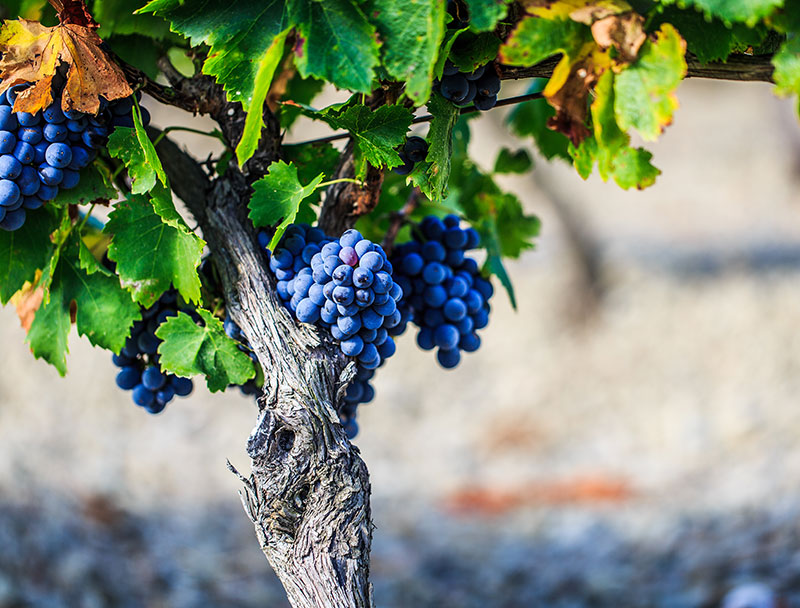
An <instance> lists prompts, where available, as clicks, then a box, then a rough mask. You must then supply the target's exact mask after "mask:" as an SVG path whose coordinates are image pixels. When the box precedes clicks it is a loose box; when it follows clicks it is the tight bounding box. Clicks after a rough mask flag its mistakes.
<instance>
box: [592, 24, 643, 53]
mask: <svg viewBox="0 0 800 608" xmlns="http://www.w3.org/2000/svg"><path fill="white" fill-rule="evenodd" d="M592 36H593V37H594V39H595V41H596V42H597V44H598V45H599V46H600V47H601V48H604V49H607V48H609V47H611V46H613V47H614V48H615V49H617V51H618V52H619V54H620V58H621V59H622V60H623V61H624V62H625V63H632V62H633V61H634V60H635V59H636V57H637V56H638V55H639V49H640V48H641V47H642V45H643V44H644V41H645V40H646V39H647V34H645V33H644V18H643V17H642V16H641V15H637V14H636V13H625V14H623V15H612V16H609V17H605V18H603V19H600V20H598V21H595V22H594V23H592Z"/></svg>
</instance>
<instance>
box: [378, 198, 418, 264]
mask: <svg viewBox="0 0 800 608" xmlns="http://www.w3.org/2000/svg"><path fill="white" fill-rule="evenodd" d="M421 198H422V192H421V191H420V189H419V188H418V187H414V188H413V189H412V190H411V192H410V193H409V195H408V199H407V200H406V204H405V205H403V208H402V209H400V211H395V212H393V213H392V215H391V220H390V221H389V228H388V229H387V230H386V236H385V237H383V243H382V245H381V246H382V247H383V248H384V250H385V251H386V253H387V255H391V253H392V248H394V240H395V239H396V238H397V233H398V232H400V228H402V227H403V224H405V223H406V221H407V219H408V216H410V215H411V214H412V213H414V210H415V209H416V208H417V207H419V201H420V199H421Z"/></svg>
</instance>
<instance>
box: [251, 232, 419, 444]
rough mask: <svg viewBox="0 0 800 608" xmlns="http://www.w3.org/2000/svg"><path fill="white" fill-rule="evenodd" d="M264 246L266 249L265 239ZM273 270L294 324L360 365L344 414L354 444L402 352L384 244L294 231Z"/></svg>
mask: <svg viewBox="0 0 800 608" xmlns="http://www.w3.org/2000/svg"><path fill="white" fill-rule="evenodd" d="M260 240H261V243H262V245H263V244H264V242H265V241H266V240H267V237H266V235H264V237H261V238H260ZM270 269H271V270H272V272H273V273H274V274H275V277H276V278H277V279H278V284H277V291H278V296H279V297H280V298H281V300H282V301H283V302H284V304H285V305H286V306H287V307H288V308H289V310H291V311H292V313H293V314H294V316H295V318H296V319H297V320H298V321H300V322H302V323H313V324H316V325H318V326H320V327H324V328H326V329H328V330H330V332H331V335H332V336H333V338H334V340H336V341H337V342H338V344H339V348H340V349H341V351H342V353H343V354H345V355H346V356H348V357H354V358H355V360H356V363H357V373H356V379H355V380H353V382H352V383H351V384H350V386H349V387H348V390H347V393H346V395H345V398H344V403H343V404H342V406H341V407H340V411H339V415H340V419H341V420H342V424H343V425H344V427H345V431H346V432H347V434H348V436H350V437H351V438H352V437H354V436H355V434H356V433H357V432H358V426H357V424H356V422H355V416H356V408H357V406H358V404H360V403H367V402H369V401H371V400H372V398H373V397H374V390H373V388H372V386H371V385H370V384H369V381H370V379H371V378H372V377H373V375H374V372H375V370H376V369H377V368H378V367H379V366H380V365H382V364H383V362H384V361H385V360H386V359H388V358H389V357H391V356H392V355H393V354H394V353H395V350H396V346H395V343H394V340H393V339H392V337H391V336H390V335H389V330H391V329H392V328H394V327H396V326H397V325H398V324H399V323H400V321H401V313H400V310H399V309H398V306H397V303H398V301H400V299H401V298H402V296H403V291H402V289H401V288H400V286H399V285H397V284H396V283H395V282H394V280H393V279H392V271H393V269H392V264H391V263H390V262H389V260H388V258H387V256H386V252H385V251H384V250H383V248H382V247H381V246H380V245H378V244H375V243H372V242H371V241H369V240H368V239H365V238H364V237H363V236H362V235H361V233H360V232H358V231H357V230H353V229H350V230H347V231H346V232H345V233H344V234H342V236H341V237H339V238H338V239H332V238H330V237H328V236H326V235H325V234H324V233H323V232H322V231H321V230H319V229H318V228H312V227H309V226H305V225H302V224H295V225H292V226H290V227H289V228H288V229H287V230H286V233H285V234H284V236H283V238H282V239H281V242H280V243H279V245H278V246H277V247H276V248H275V251H274V252H273V254H272V256H270Z"/></svg>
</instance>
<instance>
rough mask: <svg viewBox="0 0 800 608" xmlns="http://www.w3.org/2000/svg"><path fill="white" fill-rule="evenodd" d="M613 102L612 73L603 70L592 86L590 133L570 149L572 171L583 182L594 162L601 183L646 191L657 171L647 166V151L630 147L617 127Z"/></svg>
mask: <svg viewBox="0 0 800 608" xmlns="http://www.w3.org/2000/svg"><path fill="white" fill-rule="evenodd" d="M614 102H615V93H614V73H613V72H612V71H611V70H607V71H606V72H604V73H603V75H602V76H601V77H600V80H599V81H598V82H597V84H596V85H595V100H594V102H592V106H591V113H592V126H593V127H594V134H593V135H592V136H591V137H589V138H587V139H586V140H584V141H583V142H581V145H580V147H579V148H577V149H576V148H575V147H574V146H570V150H571V151H572V154H573V157H574V164H575V168H576V169H577V170H578V173H579V174H580V175H581V176H582V177H583V178H584V179H586V178H587V177H588V176H589V174H590V173H591V172H592V168H593V166H594V162H595V161H597V169H598V172H599V173H600V177H601V178H602V179H603V180H604V181H607V180H608V178H609V177H613V178H614V181H616V182H617V185H619V186H620V187H621V188H623V189H624V190H627V189H628V188H631V187H635V188H638V189H640V190H641V189H643V188H647V187H648V186H651V185H652V184H653V183H655V179H656V177H657V176H658V175H659V174H660V173H661V171H659V170H658V169H656V168H655V167H654V166H653V165H652V164H650V159H651V158H652V154H650V152H648V151H647V150H644V149H642V148H638V149H634V148H631V147H630V139H631V138H630V136H628V134H627V133H625V132H623V131H622V130H621V129H620V128H619V125H618V124H617V120H616V115H615V112H614V105H615V103H614Z"/></svg>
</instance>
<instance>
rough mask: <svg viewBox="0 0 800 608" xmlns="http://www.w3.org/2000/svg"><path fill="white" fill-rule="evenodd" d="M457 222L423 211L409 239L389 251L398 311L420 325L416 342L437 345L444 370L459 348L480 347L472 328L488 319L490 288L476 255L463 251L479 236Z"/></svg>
mask: <svg viewBox="0 0 800 608" xmlns="http://www.w3.org/2000/svg"><path fill="white" fill-rule="evenodd" d="M459 223H460V222H459V218H458V217H456V216H455V215H448V216H447V217H445V218H444V221H442V220H440V219H439V218H437V217H435V216H428V217H426V218H425V219H423V220H422V222H421V223H420V224H419V226H418V227H417V229H416V230H413V231H412V234H413V235H414V240H412V241H410V242H408V243H403V244H401V245H398V246H397V247H395V250H394V252H393V254H392V261H393V263H394V265H395V268H396V272H395V275H396V281H397V283H398V284H399V285H400V286H401V288H402V289H403V291H404V292H405V293H406V297H405V298H404V300H403V302H402V303H401V309H402V310H401V313H402V315H403V317H404V318H405V319H408V320H410V321H411V322H413V323H414V324H415V325H416V326H417V327H419V328H420V331H419V333H418V334H417V344H418V345H419V347H420V348H422V349H424V350H432V349H434V348H438V350H437V352H436V359H437V360H438V361H439V364H440V365H441V366H442V367H444V368H448V369H449V368H453V367H455V366H456V365H458V363H459V361H460V360H461V351H462V350H463V351H464V352H473V351H476V350H478V348H479V347H480V344H481V341H480V338H479V337H478V334H477V333H476V332H477V330H479V329H482V328H484V327H486V325H487V324H488V323H489V310H490V308H489V300H490V298H491V297H492V294H493V293H494V290H493V288H492V284H491V283H490V282H489V281H487V280H486V279H484V278H483V277H482V276H481V274H480V271H479V269H478V264H477V263H476V262H475V260H473V259H472V258H468V257H465V255H464V254H465V252H466V251H468V250H470V249H474V248H476V247H477V246H478V245H479V244H480V237H479V236H478V233H477V231H476V230H475V229H474V228H466V229H462V228H460V227H459ZM402 327H403V325H402V323H401V324H400V325H399V326H398V331H402Z"/></svg>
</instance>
